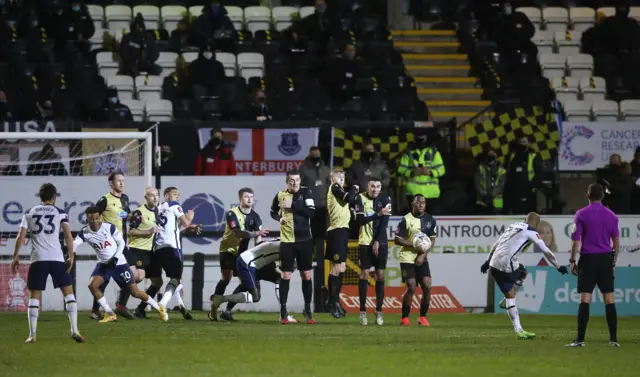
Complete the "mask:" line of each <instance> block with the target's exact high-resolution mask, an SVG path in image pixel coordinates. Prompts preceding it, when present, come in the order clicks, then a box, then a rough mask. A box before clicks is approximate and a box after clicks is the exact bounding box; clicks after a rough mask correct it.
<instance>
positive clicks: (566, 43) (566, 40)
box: [555, 30, 582, 56]
mask: <svg viewBox="0 0 640 377" xmlns="http://www.w3.org/2000/svg"><path fill="white" fill-rule="evenodd" d="M581 39H582V33H581V32H575V31H569V30H567V31H557V32H555V41H556V45H557V46H558V53H559V54H562V55H567V56H571V55H575V54H579V53H580V40H581Z"/></svg>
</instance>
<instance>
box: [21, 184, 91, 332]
mask: <svg viewBox="0 0 640 377" xmlns="http://www.w3.org/2000/svg"><path fill="white" fill-rule="evenodd" d="M57 192H58V190H57V189H56V187H55V186H54V185H52V184H51V183H45V184H43V185H42V186H40V192H39V196H40V203H41V204H40V205H37V206H35V207H33V208H31V209H30V210H28V211H27V213H25V214H24V216H23V217H22V222H21V223H20V231H19V232H18V238H17V239H16V244H15V246H14V249H13V261H12V262H11V267H12V268H13V271H14V273H15V272H17V271H18V267H19V266H20V259H19V254H20V247H21V245H24V239H25V236H26V235H27V232H29V234H30V236H31V245H32V247H31V265H30V266H29V274H28V276H27V288H29V312H28V313H29V337H28V338H27V340H26V341H25V343H35V342H36V329H37V327H38V314H39V313H40V300H41V299H42V291H44V290H45V288H46V287H47V278H48V277H49V275H51V279H52V280H53V287H54V288H60V291H62V295H63V297H64V302H65V304H66V308H67V315H68V317H69V323H70V325H71V338H72V339H73V340H75V341H76V342H78V343H82V342H84V338H83V337H82V335H80V332H79V331H78V304H77V303H76V297H75V295H74V294H73V282H72V279H71V274H70V273H69V272H70V271H71V268H72V267H73V260H74V253H73V236H72V235H71V227H70V226H69V216H68V215H67V214H66V213H65V212H64V211H63V210H61V209H60V208H58V207H56V206H55V205H56V194H57ZM61 230H62V232H63V233H64V239H65V243H66V244H67V251H68V254H69V257H68V259H67V261H66V262H65V259H64V254H63V252H62V247H61V245H60V238H59V237H60V236H59V235H60V231H61Z"/></svg>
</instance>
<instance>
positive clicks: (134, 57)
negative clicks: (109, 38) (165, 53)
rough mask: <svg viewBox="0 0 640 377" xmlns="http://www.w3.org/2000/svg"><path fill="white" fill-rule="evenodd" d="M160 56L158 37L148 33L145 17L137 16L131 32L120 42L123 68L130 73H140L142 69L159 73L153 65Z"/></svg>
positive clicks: (126, 72)
mask: <svg viewBox="0 0 640 377" xmlns="http://www.w3.org/2000/svg"><path fill="white" fill-rule="evenodd" d="M159 56H160V51H158V48H157V46H156V39H155V38H154V37H153V36H152V35H151V34H149V33H147V31H146V29H145V26H144V19H143V18H142V17H141V16H137V17H136V19H135V20H134V21H133V22H132V23H131V32H130V33H127V34H125V35H124V36H123V37H122V42H120V59H121V61H122V70H123V71H124V73H125V74H128V75H138V74H139V73H140V72H141V71H146V72H150V73H152V74H153V73H159V72H156V70H155V67H153V62H155V61H156V60H158V57H159Z"/></svg>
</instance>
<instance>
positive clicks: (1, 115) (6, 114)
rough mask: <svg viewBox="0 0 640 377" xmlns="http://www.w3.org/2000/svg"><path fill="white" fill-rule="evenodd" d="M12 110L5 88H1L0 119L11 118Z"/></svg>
mask: <svg viewBox="0 0 640 377" xmlns="http://www.w3.org/2000/svg"><path fill="white" fill-rule="evenodd" d="M10 118H11V110H9V100H8V98H7V94H6V93H5V92H4V90H2V89H0V120H9V119H10Z"/></svg>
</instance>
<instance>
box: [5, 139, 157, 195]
mask: <svg viewBox="0 0 640 377" xmlns="http://www.w3.org/2000/svg"><path fill="white" fill-rule="evenodd" d="M2 139H5V140H85V139H112V140H113V139H119V140H144V141H145V143H144V146H143V148H144V174H143V176H144V177H145V178H146V185H147V187H153V183H154V182H153V150H154V147H153V135H152V134H151V132H2V133H0V140H2Z"/></svg>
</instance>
